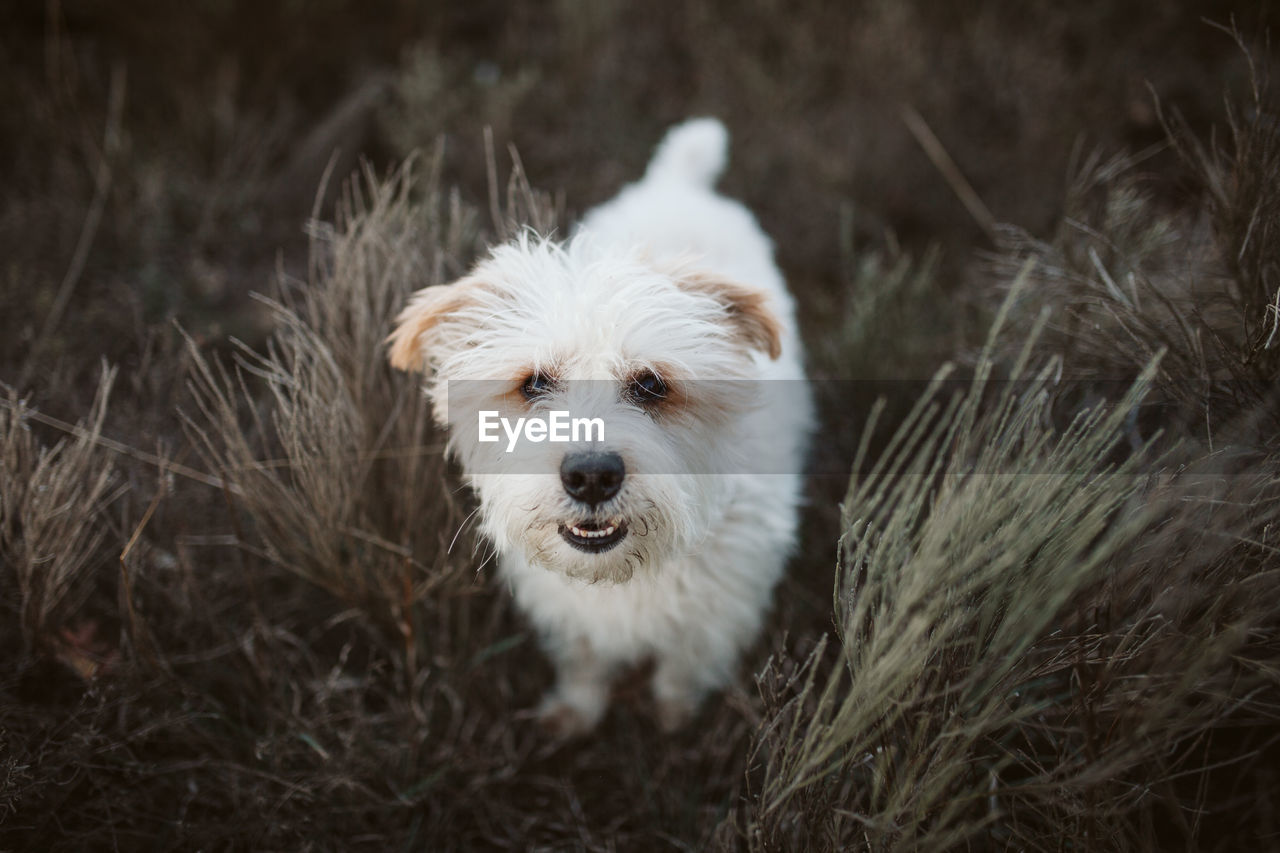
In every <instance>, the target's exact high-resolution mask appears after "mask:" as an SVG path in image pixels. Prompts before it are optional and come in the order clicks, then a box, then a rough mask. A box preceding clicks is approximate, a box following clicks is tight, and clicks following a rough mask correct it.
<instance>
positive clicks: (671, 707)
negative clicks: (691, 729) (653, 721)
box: [656, 699, 698, 734]
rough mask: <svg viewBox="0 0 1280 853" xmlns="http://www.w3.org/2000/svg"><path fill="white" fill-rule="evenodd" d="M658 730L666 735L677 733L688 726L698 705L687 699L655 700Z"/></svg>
mask: <svg viewBox="0 0 1280 853" xmlns="http://www.w3.org/2000/svg"><path fill="white" fill-rule="evenodd" d="M656 705H657V711H658V728H660V729H662V731H663V732H665V733H666V734H672V733H673V732H678V731H680V729H682V728H684V727H685V726H687V725H688V724H689V721H690V720H692V719H693V716H694V714H695V713H697V710H698V705H697V703H695V702H690V701H688V700H687V699H659V700H657V703H656Z"/></svg>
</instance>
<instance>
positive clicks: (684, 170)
mask: <svg viewBox="0 0 1280 853" xmlns="http://www.w3.org/2000/svg"><path fill="white" fill-rule="evenodd" d="M727 143H728V135H727V133H726V132H725V129H724V127H723V125H721V124H720V123H719V122H718V121H715V120H712V119H695V120H692V121H688V122H686V123H684V124H682V125H679V126H677V127H675V128H673V129H672V130H671V131H670V132H669V133H668V135H667V137H666V139H665V140H664V141H663V142H662V144H661V145H660V146H659V147H658V149H657V152H656V153H655V155H654V157H653V160H652V162H651V163H650V164H649V167H648V170H647V172H646V173H645V176H644V179H643V180H641V181H640V182H639V183H636V184H633V185H631V186H629V187H627V188H625V189H624V190H623V191H622V192H621V193H620V194H619V195H618V196H617V197H616V198H615V199H613V200H612V201H610V202H608V203H606V204H604V205H602V206H600V207H598V208H596V209H595V210H593V211H591V212H590V213H589V214H588V215H587V216H586V218H585V219H584V220H583V222H582V223H581V225H580V226H579V228H578V230H577V231H576V233H575V234H574V236H573V239H572V240H571V241H569V242H568V243H567V244H557V243H555V242H552V241H550V240H546V239H542V238H538V237H535V236H530V235H526V236H524V237H522V238H520V239H519V240H517V241H515V242H514V243H512V244H507V245H503V246H499V247H498V248H496V249H494V250H493V251H492V253H491V254H490V256H489V257H488V258H487V259H485V260H483V261H481V262H480V263H479V264H478V265H477V266H476V267H475V268H474V270H472V272H471V273H470V274H469V275H467V276H466V277H465V278H463V279H462V280H460V281H458V282H455V283H453V284H449V285H442V286H437V287H428V288H425V289H423V290H421V291H419V292H418V293H417V294H415V295H414V297H413V299H412V301H411V302H410V303H409V305H408V307H407V308H405V310H404V312H403V313H402V314H401V315H400V317H399V318H398V320H397V326H396V329H395V331H394V333H393V334H392V335H391V338H390V339H389V343H390V344H391V349H390V360H391V363H392V364H393V365H394V366H396V367H398V368H401V369H404V370H422V371H423V372H424V373H426V375H427V384H426V391H427V394H428V396H429V397H430V399H431V401H432V404H433V410H434V413H435V416H436V418H437V419H438V420H439V421H440V422H441V423H442V424H445V425H447V426H448V427H449V429H450V444H449V449H450V452H451V453H452V454H453V455H454V456H455V457H456V458H457V459H458V460H459V461H460V463H461V465H462V467H463V469H464V471H465V473H466V476H467V479H468V481H469V482H470V484H471V485H472V486H473V487H474V488H475V490H476V492H477V493H478V495H479V498H480V517H481V529H482V531H483V532H484V534H485V535H486V536H487V537H488V538H489V540H490V541H491V542H492V543H493V545H494V547H495V548H496V550H497V554H498V566H499V571H500V572H501V574H502V575H503V576H504V577H505V579H506V581H507V582H508V584H509V585H510V587H511V589H512V591H513V593H514V595H515V600H516V602H517V604H518V606H519V607H520V608H521V609H522V610H523V611H524V612H525V614H526V615H527V616H528V618H529V619H530V620H531V621H532V622H533V624H534V625H535V626H536V627H537V628H538V629H539V631H540V633H541V636H542V638H543V644H544V647H545V648H546V650H547V652H548V653H549V654H550V655H551V657H552V658H553V660H554V663H555V666H556V672H557V681H556V685H555V687H554V688H553V689H552V690H551V691H550V692H549V693H548V695H547V697H546V698H545V699H544V700H543V703H542V705H541V707H540V709H539V717H540V719H541V721H542V722H543V724H544V725H546V726H547V727H548V728H551V729H552V730H554V731H557V732H559V733H562V734H578V733H582V732H585V731H589V730H590V729H591V728H592V727H594V726H595V725H596V723H597V722H598V721H599V720H600V718H601V717H602V716H603V714H604V711H605V709H606V705H607V703H608V697H609V683H610V678H611V675H612V674H613V673H614V672H615V671H616V670H617V669H618V668H619V667H620V666H622V665H625V664H628V663H634V662H637V661H640V660H642V659H646V658H650V657H652V658H654V659H655V661H656V668H655V671H654V677H653V691H654V694H655V698H656V700H657V707H658V713H659V716H660V722H661V724H662V725H663V727H664V728H666V729H668V730H670V729H673V728H676V727H678V726H680V725H681V724H683V723H684V722H685V721H686V720H688V719H689V717H690V716H691V715H692V714H693V712H694V711H695V710H696V709H697V707H698V705H699V703H700V701H701V700H702V699H703V697H704V696H705V695H706V694H707V693H708V692H710V691H712V690H715V689H717V688H719V687H721V686H723V685H724V684H726V683H727V682H728V681H729V680H730V679H731V678H732V677H733V675H734V670H735V665H736V663H737V661H738V658H739V656H740V654H741V653H742V651H743V649H744V648H745V647H746V646H747V645H749V644H750V643H751V642H752V641H753V640H754V638H755V636H756V635H757V634H758V632H759V630H760V625H761V621H762V619H763V617H764V613H765V611H766V609H767V607H768V604H769V600H770V597H771V594H772V591H773V588H774V586H775V585H776V584H777V582H778V579H779V577H780V576H781V574H782V571H783V568H784V564H785V562H786V560H787V557H788V555H789V553H790V551H791V549H792V546H793V544H794V540H795V531H796V524H797V514H798V508H799V505H800V501H801V489H802V481H803V478H802V474H801V471H802V467H803V461H804V455H805V448H806V445H807V442H808V438H809V434H810V432H811V429H812V423H813V410H812V404H811V401H810V397H809V392H808V389H807V386H806V385H805V383H804V373H803V369H802V363H801V351H800V342H799V339H798V336H797V332H796V326H795V320H794V312H793V306H792V301H791V297H790V295H789V294H788V293H787V291H786V287H785V285H784V282H783V279H782V276H781V274H780V273H779V272H778V269H777V267H776V266H775V264H774V262H773V251H772V246H771V244H770V242H769V240H768V238H767V237H766V236H765V235H764V233H763V232H762V231H761V229H760V227H759V225H758V224H757V223H756V221H755V218H754V217H753V216H752V215H751V214H750V213H749V212H748V211H747V210H746V209H745V208H744V207H743V206H742V205H740V204H738V203H737V202H734V201H730V200H729V199H726V198H724V197H722V196H720V195H717V194H716V193H715V192H714V191H713V189H712V184H713V183H714V181H715V179H716V178H717V176H718V175H719V173H720V172H721V170H722V169H723V167H724V163H725V156H726V148H727ZM760 380H786V381H780V382H761V381H760ZM555 411H562V412H570V413H572V414H573V416H574V418H575V419H577V418H578V416H584V417H583V423H584V425H585V424H587V423H588V421H589V420H590V419H592V418H595V419H598V422H599V423H600V424H601V426H602V428H601V429H600V430H599V431H598V432H599V433H602V434H599V435H589V436H588V435H587V434H590V433H591V432H592V431H591V430H590V429H587V430H586V431H585V432H586V433H587V434H578V435H573V436H572V437H571V439H570V441H569V442H568V443H564V442H561V443H557V442H555V441H554V435H550V436H549V435H548V434H547V431H546V429H545V425H546V424H545V418H546V417H547V416H548V415H549V413H551V412H555ZM540 417H542V418H543V427H541V428H538V429H529V428H525V429H524V431H523V432H521V427H520V424H522V423H526V424H527V423H529V422H532V421H535V420H538V419H539V418H540ZM486 418H487V419H488V424H489V428H488V431H486V427H485V419H486ZM500 418H505V419H507V420H506V422H505V424H506V425H505V426H504V427H503V430H505V432H504V431H503V430H498V429H497V426H496V424H497V421H498V419H500ZM521 418H524V419H525V420H524V421H521V420H520V419H521ZM591 422H594V421H591ZM511 423H515V424H517V427H516V429H515V430H514V431H513V430H512V429H511V428H510V424H511ZM562 425H563V424H562ZM552 432H554V429H553V430H552ZM574 432H575V433H576V432H577V430H576V429H575V431H574ZM495 435H496V436H498V439H499V440H495V438H494V437H495ZM566 437H567V436H566ZM521 438H523V439H525V441H524V442H523V445H524V446H523V447H522V448H521V451H520V452H519V453H515V452H510V451H512V450H513V447H512V445H513V444H515V443H518V442H519V440H520V439H521ZM541 438H548V439H550V440H546V441H541V440H540V439H541ZM588 438H589V440H588Z"/></svg>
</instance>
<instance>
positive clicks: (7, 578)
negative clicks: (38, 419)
mask: <svg viewBox="0 0 1280 853" xmlns="http://www.w3.org/2000/svg"><path fill="white" fill-rule="evenodd" d="M115 376H116V373H115V371H114V370H112V369H109V368H107V367H105V366H104V367H103V370H102V378H101V379H100V381H99V384H98V394H97V397H96V399H95V400H94V403H93V408H92V409H91V410H90V412H89V415H88V418H87V419H86V422H85V423H83V424H80V425H79V426H78V434H77V435H76V436H75V437H74V438H70V437H68V438H64V439H62V440H61V441H59V442H57V443H56V444H54V445H53V446H51V447H47V446H42V445H41V444H40V441H39V439H38V438H37V436H36V433H35V430H34V429H33V425H32V423H31V422H30V421H29V420H28V418H27V407H26V403H25V401H23V400H22V399H20V398H19V397H18V396H17V394H16V392H14V391H13V390H12V389H8V398H7V399H5V400H3V401H0V556H2V557H3V560H4V565H5V567H6V572H5V573H4V575H2V576H0V583H3V584H4V588H5V589H6V590H7V591H6V593H5V595H4V601H5V607H4V610H5V611H7V613H8V615H7V616H6V618H7V619H13V618H16V619H17V620H18V623H19V624H20V625H21V632H22V640H23V644H24V653H25V654H31V653H32V652H33V651H34V650H37V649H39V650H43V651H46V652H51V651H54V650H55V649H56V648H57V647H58V644H59V636H58V633H57V629H59V628H61V627H63V625H64V623H66V621H67V620H68V619H69V618H70V617H71V616H73V615H74V614H76V613H77V612H78V611H79V610H80V609H81V608H82V607H83V605H84V600H85V598H86V597H87V596H88V594H89V592H90V591H91V588H92V584H93V576H94V575H95V574H97V573H98V570H99V568H100V566H101V564H102V563H103V562H106V560H105V557H106V555H105V553H104V552H105V550H106V549H105V548H104V544H105V540H106V537H107V529H106V525H105V524H104V523H103V515H104V512H105V510H106V507H107V505H108V504H109V503H110V502H111V501H112V499H113V497H118V495H113V494H112V492H111V487H112V484H113V481H114V480H115V479H116V478H115V471H114V467H113V465H112V461H111V460H110V459H109V458H107V453H106V452H105V451H104V450H102V448H100V447H98V445H97V443H96V442H97V439H98V437H99V436H100V435H101V433H102V423H103V419H104V418H105V417H106V414H107V400H108V398H109V396H110V394H111V386H112V384H113V383H114V382H115ZM13 586H16V589H14V588H13Z"/></svg>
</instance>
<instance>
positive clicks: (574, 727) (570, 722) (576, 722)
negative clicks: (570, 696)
mask: <svg viewBox="0 0 1280 853" xmlns="http://www.w3.org/2000/svg"><path fill="white" fill-rule="evenodd" d="M600 717H601V714H599V713H595V714H593V713H590V712H589V711H588V710H586V709H583V708H579V707H577V706H575V705H572V704H570V703H569V702H566V701H565V700H564V699H562V698H560V697H558V696H548V697H547V698H546V699H543V700H542V704H541V705H539V706H538V709H537V711H536V712H535V714H534V718H535V719H536V720H537V722H538V728H540V729H542V731H543V732H544V733H546V734H547V735H548V736H550V737H553V738H555V739H557V740H569V739H572V738H578V737H582V736H583V735H587V734H590V733H591V731H592V730H594V729H595V727H596V724H597V723H599V722H600Z"/></svg>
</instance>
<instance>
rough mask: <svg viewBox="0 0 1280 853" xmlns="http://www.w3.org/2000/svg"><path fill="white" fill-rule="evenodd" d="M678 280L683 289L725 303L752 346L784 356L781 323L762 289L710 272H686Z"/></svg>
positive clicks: (744, 339)
mask: <svg viewBox="0 0 1280 853" xmlns="http://www.w3.org/2000/svg"><path fill="white" fill-rule="evenodd" d="M676 281H677V282H678V283H679V285H680V287H681V288H682V289H684V290H687V291H690V292H692V293H701V294H703V295H705V296H710V297H711V298H712V299H714V300H716V301H717V302H719V303H720V304H721V305H723V306H724V308H725V311H726V312H728V316H729V322H730V323H732V324H733V326H734V329H735V330H736V331H737V333H738V334H739V335H740V336H741V338H742V342H743V343H745V344H746V345H747V346H748V347H749V348H751V349H755V350H759V351H760V352H763V353H766V354H768V356H769V358H772V359H777V358H778V357H779V356H780V355H782V323H781V322H779V320H778V317H777V315H775V314H774V313H773V311H772V310H771V309H770V308H769V296H768V294H766V293H764V292H763V291H760V290H756V289H755V288H751V287H747V286H746V285H742V284H738V283H737V282H735V281H729V280H728V279H724V278H719V277H717V276H715V275H711V274H707V273H700V272H694V273H685V274H684V275H681V276H679V277H677V279H676Z"/></svg>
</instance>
